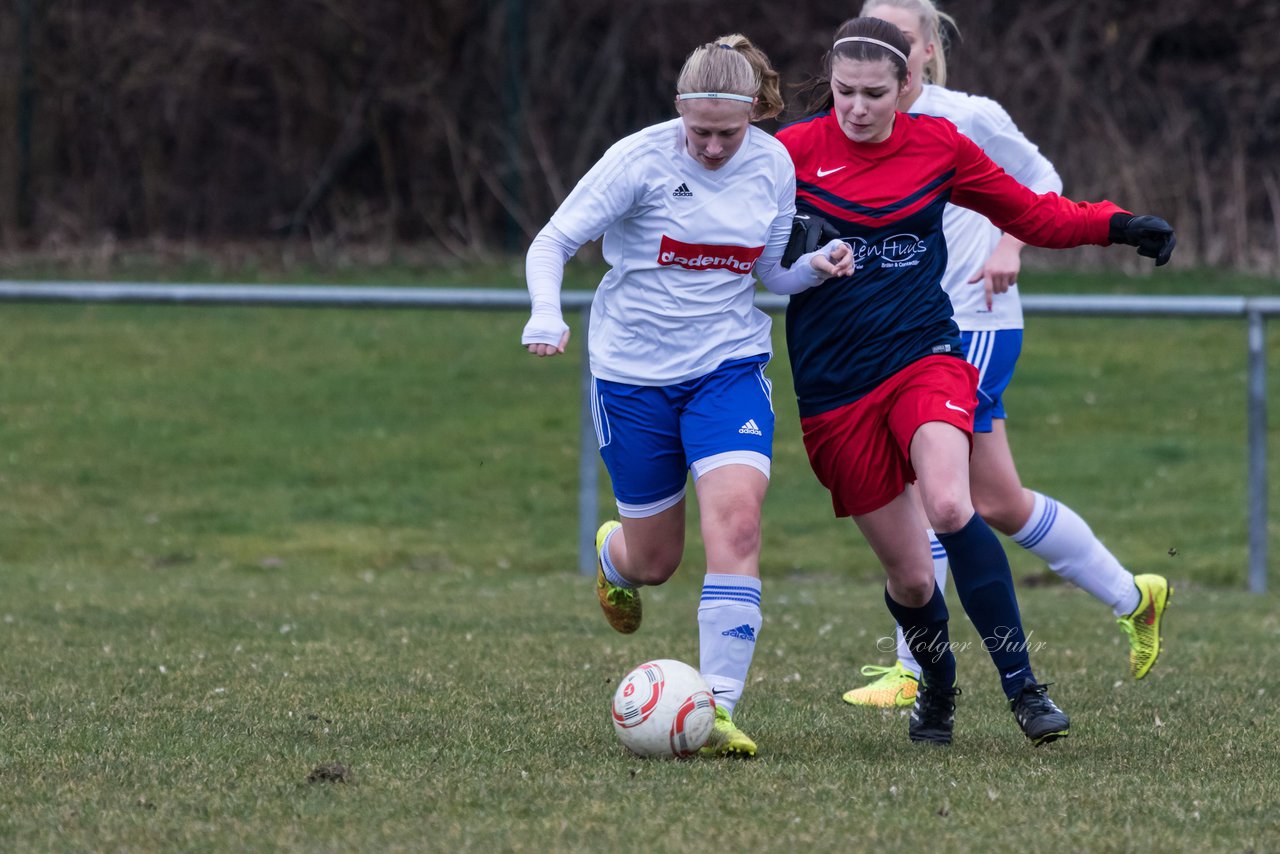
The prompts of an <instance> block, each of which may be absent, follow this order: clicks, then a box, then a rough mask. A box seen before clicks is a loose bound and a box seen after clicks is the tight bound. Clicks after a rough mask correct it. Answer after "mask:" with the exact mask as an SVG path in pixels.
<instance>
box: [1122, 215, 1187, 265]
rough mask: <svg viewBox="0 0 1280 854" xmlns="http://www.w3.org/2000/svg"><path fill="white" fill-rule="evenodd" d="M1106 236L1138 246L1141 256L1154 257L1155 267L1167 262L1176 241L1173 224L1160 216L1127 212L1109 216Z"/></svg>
mask: <svg viewBox="0 0 1280 854" xmlns="http://www.w3.org/2000/svg"><path fill="white" fill-rule="evenodd" d="M1107 237H1108V239H1109V240H1110V241H1111V242H1112V243H1125V244H1128V245H1129V246H1136V247H1138V254H1139V255H1141V256H1142V257H1143V258H1154V259H1156V266H1157V267H1161V266H1164V265H1165V264H1168V263H1169V256H1171V255H1172V254H1173V247H1174V246H1176V245H1177V243H1178V240H1177V238H1176V237H1174V234H1173V226H1171V225H1169V223H1167V222H1165V221H1164V220H1163V219H1161V218H1160V217H1158V216H1133V215H1132V214H1127V213H1118V214H1113V215H1112V216H1111V230H1110V233H1109V234H1108V235H1107Z"/></svg>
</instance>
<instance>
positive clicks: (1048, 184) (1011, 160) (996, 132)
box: [972, 98, 1062, 194]
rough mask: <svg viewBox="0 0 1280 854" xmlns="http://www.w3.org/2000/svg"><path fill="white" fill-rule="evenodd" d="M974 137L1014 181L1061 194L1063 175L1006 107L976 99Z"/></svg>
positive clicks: (987, 100)
mask: <svg viewBox="0 0 1280 854" xmlns="http://www.w3.org/2000/svg"><path fill="white" fill-rule="evenodd" d="M974 100H975V101H976V102H977V103H978V104H979V105H980V107H979V109H978V110H977V111H976V113H975V115H974V121H973V128H972V130H973V136H972V139H973V141H974V142H976V143H977V144H978V146H979V147H980V148H981V149H982V150H983V151H985V152H986V154H987V156H988V157H990V158H991V159H992V160H994V161H995V162H996V163H997V164H998V165H999V166H1000V168H1001V169H1003V170H1004V171H1006V172H1008V173H1009V174H1010V175H1012V176H1013V178H1014V180H1016V181H1017V182H1018V183H1020V184H1022V185H1023V186H1025V187H1028V188H1029V189H1031V190H1034V191H1035V192H1036V193H1041V194H1043V193H1061V192H1062V178H1061V177H1059V175H1058V171H1057V170H1056V169H1054V168H1053V164H1052V163H1050V162H1049V158H1047V157H1045V156H1044V155H1043V154H1041V153H1040V149H1039V148H1037V147H1036V144H1035V143H1034V142H1032V141H1031V140H1029V139H1027V138H1026V136H1024V135H1023V133H1022V131H1020V130H1018V126H1017V125H1015V124H1014V123H1013V119H1012V117H1010V115H1009V113H1008V112H1007V111H1006V110H1005V109H1004V107H1002V106H1000V105H999V104H997V103H996V102H995V101H992V100H991V99H990V98H975V99H974Z"/></svg>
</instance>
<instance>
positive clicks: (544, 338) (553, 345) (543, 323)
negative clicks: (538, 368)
mask: <svg viewBox="0 0 1280 854" xmlns="http://www.w3.org/2000/svg"><path fill="white" fill-rule="evenodd" d="M520 343H521V344H523V345H524V346H525V349H526V350H528V351H529V352H530V353H532V354H533V355H535V356H555V355H558V354H560V353H563V352H564V348H565V345H566V344H568V343H569V326H568V324H566V323H565V322H564V319H563V318H561V317H560V316H559V313H558V312H557V314H556V316H555V317H552V316H550V315H549V314H534V315H532V316H531V317H530V318H529V322H528V323H526V324H525V325H524V332H523V333H522V334H521V336H520Z"/></svg>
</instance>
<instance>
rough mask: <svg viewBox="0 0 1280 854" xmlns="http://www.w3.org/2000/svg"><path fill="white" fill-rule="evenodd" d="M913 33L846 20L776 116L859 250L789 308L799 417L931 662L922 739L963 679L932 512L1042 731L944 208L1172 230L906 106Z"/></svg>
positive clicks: (1031, 231)
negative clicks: (1026, 179)
mask: <svg viewBox="0 0 1280 854" xmlns="http://www.w3.org/2000/svg"><path fill="white" fill-rule="evenodd" d="M910 50H911V47H910V45H909V44H908V42H907V40H906V38H905V36H903V34H902V31H901V30H900V29H899V28H898V27H896V26H894V25H892V24H888V23H886V22H885V21H882V20H879V19H877V18H854V19H851V20H849V21H846V22H845V23H844V24H842V25H841V27H840V28H839V30H838V31H837V33H836V37H835V39H834V40H833V44H832V48H831V50H830V52H829V53H828V54H827V66H826V72H827V76H826V78H824V79H823V80H822V81H821V85H820V86H819V87H818V88H815V93H818V94H819V95H820V97H821V101H822V107H824V108H823V109H819V110H815V111H812V113H811V115H809V117H808V118H806V119H804V120H803V121H799V122H796V123H794V124H791V125H788V126H787V127H785V128H783V129H782V130H781V131H779V133H778V140H779V141H780V142H781V143H782V144H783V146H784V147H785V148H786V149H787V152H788V153H789V154H790V156H791V159H792V161H793V163H794V165H795V169H796V208H797V220H800V215H801V214H808V215H809V217H808V218H807V220H803V221H802V222H809V223H816V222H820V221H821V220H826V221H827V222H829V223H831V224H832V225H834V226H835V228H836V230H837V231H838V232H839V233H840V235H841V236H842V237H843V239H844V240H845V242H846V243H848V244H849V245H850V246H851V247H852V248H853V260H854V270H853V272H852V273H851V274H849V275H847V276H833V277H831V278H829V279H827V280H826V281H824V282H822V283H820V284H817V285H814V286H813V287H812V288H809V289H806V290H804V291H802V292H799V293H794V294H793V295H792V297H791V302H790V304H789V305H788V307H787V348H788V350H789V352H790V355H791V369H792V374H793V376H794V379H795V389H796V396H797V399H798V402H799V408H800V423H801V427H802V429H803V432H804V442H805V449H806V451H807V452H808V454H809V460H810V464H811V465H812V467H813V470H814V473H815V474H816V475H817V476H818V479H819V480H820V481H821V482H822V483H823V485H824V486H826V487H827V489H828V490H829V491H830V493H831V497H832V506H833V509H834V510H835V512H836V515H838V516H852V517H853V519H854V521H855V522H856V523H857V525H858V528H859V529H860V530H861V531H862V533H863V534H864V535H865V536H866V538H867V540H868V542H869V543H870V545H871V548H872V551H873V552H875V554H876V555H877V556H878V557H879V558H880V560H881V562H882V563H883V564H884V569H885V573H886V585H885V605H886V606H887V607H888V609H889V612H890V613H891V614H892V615H893V616H894V618H895V619H897V621H898V624H899V625H900V626H901V627H902V630H903V635H904V637H905V639H906V641H907V644H908V647H909V648H910V650H911V652H912V654H913V655H914V656H915V657H916V660H917V662H919V664H920V665H921V673H922V680H921V684H920V687H919V689H918V691H917V694H916V703H915V708H914V709H913V711H912V715H911V720H910V722H909V730H908V732H909V735H910V737H911V739H912V740H913V741H928V742H934V743H941V744H947V743H950V741H951V736H952V729H953V726H954V713H955V697H956V696H957V694H958V693H959V691H958V689H957V688H956V687H955V678H956V669H955V656H954V654H953V652H952V650H951V644H950V640H949V637H950V636H949V629H948V620H949V614H948V611H947V607H946V601H945V599H944V597H943V596H942V592H941V590H940V589H939V588H938V586H937V583H936V581H935V579H934V574H933V561H932V556H931V554H930V549H929V541H928V537H927V535H926V534H925V530H926V529H928V528H931V529H933V530H934V532H935V533H936V536H937V539H938V541H939V543H941V545H942V546H943V548H944V549H945V550H946V553H947V560H948V563H950V565H951V569H952V574H953V577H954V579H955V584H956V591H957V593H958V594H959V598H960V601H961V604H962V605H963V606H964V609H965V612H966V613H967V614H968V616H969V618H970V620H971V621H972V623H973V625H974V627H975V628H976V629H977V630H978V633H979V635H980V637H981V638H982V642H983V648H984V649H985V650H986V651H987V652H988V654H989V655H990V656H991V659H992V663H993V664H995V666H996V669H997V671H998V672H999V675H1000V683H1001V687H1002V688H1003V689H1004V692H1005V695H1006V696H1007V697H1008V699H1009V703H1010V709H1011V710H1012V711H1013V713H1014V717H1015V719H1016V720H1017V721H1018V725H1019V727H1020V728H1021V729H1022V731H1023V733H1024V734H1026V736H1027V737H1028V738H1030V739H1031V741H1032V742H1033V743H1035V744H1042V743H1045V742H1048V741H1053V740H1055V739H1058V738H1062V737H1064V736H1066V735H1067V733H1068V727H1069V722H1068V719H1067V716H1066V715H1065V714H1064V713H1063V712H1062V710H1061V709H1059V708H1058V707H1057V706H1056V705H1054V703H1053V702H1052V701H1051V700H1050V699H1049V698H1048V695H1047V693H1046V691H1045V686H1042V685H1040V684H1039V683H1038V682H1037V680H1036V678H1035V674H1034V673H1033V671H1032V669H1031V662H1030V657H1029V656H1028V649H1027V647H1028V645H1027V642H1026V641H1027V638H1026V634H1025V632H1024V631H1023V628H1022V620H1021V616H1020V613H1019V609H1018V603H1017V598H1016V595H1015V593H1014V589H1013V579H1012V575H1011V573H1010V570H1009V562H1008V558H1007V557H1006V556H1005V554H1004V550H1003V547H1002V546H1001V544H1000V541H999V540H998V539H997V538H996V536H995V534H994V533H992V531H991V529H990V528H989V527H988V526H987V524H986V523H985V522H984V521H983V519H982V517H981V516H979V515H978V514H977V513H976V512H975V511H974V508H973V503H972V498H971V496H970V492H969V468H968V454H969V450H970V446H969V438H970V436H971V435H972V431H973V410H974V408H975V406H976V389H977V379H978V377H977V370H976V369H975V368H974V367H973V366H972V365H970V364H969V363H968V362H966V361H965V359H964V356H963V352H962V350H961V346H962V345H961V339H960V334H959V330H958V328H957V326H956V324H955V322H954V321H953V320H952V309H951V301H950V299H949V297H948V296H947V293H946V291H945V290H944V289H943V287H942V279H943V274H944V271H945V269H946V263H947V246H946V240H945V238H944V237H943V226H942V221H943V210H944V208H945V206H946V204H947V203H948V202H952V203H954V204H956V205H959V206H961V207H966V208H971V209H973V210H976V211H978V212H979V213H981V214H983V215H984V216H986V217H987V218H988V219H990V220H991V221H992V222H993V223H995V224H996V225H997V226H998V227H1000V228H1002V229H1004V230H1006V231H1008V232H1009V233H1010V234H1012V235H1014V236H1015V237H1017V238H1019V239H1020V240H1022V241H1024V242H1026V243H1031V244H1034V245H1037V246H1046V247H1068V246H1079V245H1082V244H1086V243H1094V244H1102V245H1105V244H1108V243H1112V242H1126V243H1132V244H1133V245H1136V246H1138V248H1139V252H1140V253H1141V254H1147V255H1150V256H1151V257H1154V258H1156V261H1157V263H1163V262H1164V261H1167V260H1168V257H1169V253H1170V252H1171V251H1172V247H1173V235H1172V229H1170V228H1169V226H1168V223H1165V222H1164V221H1163V220H1160V219H1158V218H1156V217H1133V216H1132V215H1130V214H1128V213H1127V212H1125V211H1123V210H1122V209H1121V208H1119V207H1118V206H1116V205H1114V204H1112V203H1111V202H1094V203H1090V202H1073V201H1071V200H1069V199H1066V198H1064V197H1062V196H1059V195H1056V194H1054V193H1045V194H1042V195H1037V194H1036V193H1034V192H1032V191H1031V190H1029V189H1028V188H1026V187H1025V186H1023V185H1022V184H1020V183H1018V182H1017V181H1016V180H1014V179H1013V178H1012V177H1010V176H1009V175H1008V174H1006V173H1005V172H1004V171H1003V170H1002V169H1001V168H1000V167H999V166H997V165H996V164H995V163H993V162H992V161H991V160H990V159H989V158H988V157H987V156H986V154H984V153H983V152H982V150H981V149H980V148H979V147H978V146H977V145H976V144H974V143H973V142H972V141H970V140H969V139H968V138H967V137H965V136H964V135H963V134H961V133H960V132H959V131H958V130H957V129H956V127H955V125H953V124H951V123H950V122H949V121H947V120H945V119H939V118H934V117H930V116H924V115H908V114H905V113H901V112H897V110H896V106H897V103H898V98H899V96H901V94H902V93H903V92H904V91H905V90H906V88H907V84H908V82H909V80H910V76H909V75H910V72H909V69H908V64H907V54H908V53H909V52H910ZM826 107H829V109H827V108H826ZM814 214H816V215H817V216H816V217H815V216H813V215H814ZM913 482H918V483H919V486H920V488H919V490H918V492H919V496H920V503H921V504H922V505H923V509H924V516H925V518H924V519H921V518H920V511H919V509H917V506H916V502H915V501H914V500H913V496H912V494H911V493H910V492H909V491H908V490H907V489H906V487H907V485H908V484H910V483H913ZM921 656H924V657H923V658H921Z"/></svg>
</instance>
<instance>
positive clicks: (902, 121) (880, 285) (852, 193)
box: [778, 111, 1121, 417]
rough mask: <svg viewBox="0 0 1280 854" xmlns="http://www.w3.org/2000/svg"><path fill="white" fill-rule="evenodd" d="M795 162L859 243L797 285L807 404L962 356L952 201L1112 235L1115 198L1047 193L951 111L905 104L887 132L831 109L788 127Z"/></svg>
mask: <svg viewBox="0 0 1280 854" xmlns="http://www.w3.org/2000/svg"><path fill="white" fill-rule="evenodd" d="M778 140H779V141H780V142H782V144H783V145H784V146H786V148H787V151H788V152H790V154H791V159H792V161H793V162H794V163H795V167H796V209H797V212H798V213H816V214H818V215H819V216H822V217H824V218H826V219H827V220H828V221H829V222H831V224H832V225H834V226H835V227H836V228H837V229H838V230H839V232H840V234H841V236H842V237H843V238H844V239H845V241H846V242H847V243H848V244H849V245H850V246H851V247H852V248H853V251H854V258H855V262H856V267H855V270H854V272H853V274H852V275H851V276H846V277H843V278H836V279H828V280H827V281H826V282H825V283H823V284H822V285H819V286H818V287H815V288H813V289H811V290H808V291H804V292H803V293H799V294H796V295H794V296H792V297H791V302H790V304H789V306H788V307H787V349H788V352H789V353H790V356H791V370H792V373H793V375H794V377H795V387H796V397H797V398H798V401H799V404H800V415H801V416H802V417H808V416H811V415H817V414H819V413H822V412H827V411H829V410H832V409H835V408H837V407H839V406H843V405H844V404H846V403H850V402H852V401H854V400H857V399H858V398H860V397H862V396H863V395H864V394H866V393H868V392H870V391H871V390H872V389H873V388H875V387H876V386H877V385H879V384H880V383H881V382H883V381H884V380H885V379H887V378H888V377H889V376H890V375H892V374H893V373H895V372H896V371H898V370H900V369H902V368H904V367H906V366H907V365H908V364H910V363H912V362H914V361H916V360H918V359H921V358H923V357H925V356H928V355H931V354H938V353H946V354H953V355H955V356H961V355H962V354H961V350H960V334H959V330H958V329H957V327H956V325H955V323H954V321H952V319H951V301H950V300H949V299H948V298H947V294H946V292H945V291H944V290H943V289H942V285H941V282H942V274H943V272H944V270H945V269H946V266H947V245H946V241H945V239H944V238H943V234H942V213H943V208H944V207H945V205H946V203H947V202H948V201H950V202H952V203H953V204H956V205H960V206H962V207H966V208H972V209H973V210H976V211H978V212H979V213H981V214H983V215H984V216H986V217H987V218H988V219H990V220H991V221H992V222H994V223H995V224H996V225H997V226H999V227H1000V228H1002V229H1004V230H1005V231H1008V232H1010V233H1011V234H1013V235H1014V236H1015V237H1017V238H1019V239H1020V240H1022V241H1024V242H1026V243H1030V244H1032V245H1035V246H1046V247H1050V248H1066V247H1071V246H1081V245H1084V244H1089V243H1094V244H1099V245H1106V244H1107V243H1108V240H1107V233H1108V229H1109V225H1110V218H1111V215H1112V214H1114V213H1117V212H1119V211H1120V210H1121V209H1120V208H1118V207H1117V206H1116V205H1114V204H1112V203H1111V202H1099V203H1090V202H1073V201H1071V200H1070V199H1067V198H1064V197H1062V196H1059V195H1057V194H1056V193H1045V194H1044V195H1037V194H1036V193H1034V192H1032V191H1031V190H1028V189H1027V188H1026V187H1024V186H1022V185H1021V184H1019V183H1018V182H1017V181H1015V180H1014V179H1013V178H1011V177H1010V176H1009V175H1008V174H1006V173H1005V171H1004V170H1003V169H1001V168H1000V167H999V166H997V165H996V164H995V163H994V162H992V161H991V159H990V158H988V157H987V156H986V155H985V154H984V153H983V152H982V149H980V148H979V147H978V146H977V145H975V144H974V143H973V142H972V141H970V140H969V139H968V138H967V137H965V136H964V135H963V134H961V133H960V132H959V131H958V130H956V127H955V125H953V124H952V123H951V122H949V121H947V120H946V119H939V118H935V117H933V116H922V115H919V116H913V115H908V114H906V113H898V114H897V115H896V117H895V120H894V127H893V132H892V133H891V134H890V135H889V138H888V139H886V140H885V141H884V142H880V143H858V142H854V141H852V140H850V139H849V138H848V137H847V136H845V134H844V132H843V131H842V130H841V129H840V126H839V124H838V122H837V120H836V118H835V116H834V115H833V114H832V113H831V112H830V111H828V112H825V113H820V114H818V115H816V116H811V117H810V118H807V119H804V120H801V121H799V122H796V123H795V124H791V125H788V126H786V127H784V128H782V130H780V131H779V132H778Z"/></svg>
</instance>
